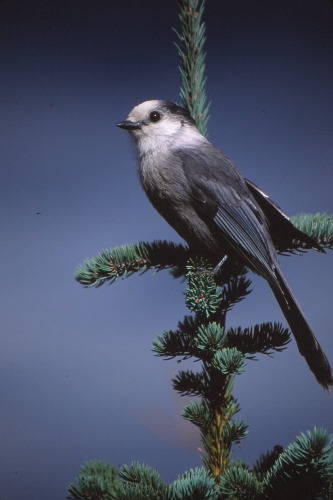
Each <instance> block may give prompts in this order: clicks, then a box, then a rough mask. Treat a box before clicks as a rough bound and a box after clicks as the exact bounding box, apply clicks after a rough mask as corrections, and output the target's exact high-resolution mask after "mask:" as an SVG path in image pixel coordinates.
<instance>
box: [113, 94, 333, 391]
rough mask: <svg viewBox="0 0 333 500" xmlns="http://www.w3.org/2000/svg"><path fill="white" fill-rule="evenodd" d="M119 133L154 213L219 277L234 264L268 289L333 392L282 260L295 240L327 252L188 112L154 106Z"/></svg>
mask: <svg viewBox="0 0 333 500" xmlns="http://www.w3.org/2000/svg"><path fill="white" fill-rule="evenodd" d="M117 126H118V127H120V128H122V129H124V130H126V131H128V132H129V134H130V136H131V138H132V139H133V141H134V144H135V147H136V152H137V160H138V171H139V178H140V181H141V184H142V187H143V189H144V191H145V193H146V195H147V197H148V199H149V200H150V202H151V203H152V205H153V206H154V208H155V209H156V210H157V211H158V212H159V214H160V215H161V216H162V217H163V218H164V219H165V220H166V221H167V222H168V223H169V224H170V226H171V227H173V228H174V229H175V230H176V232H177V233H178V234H179V235H180V236H181V237H182V238H183V239H184V240H185V241H186V242H187V244H188V246H189V248H190V250H191V251H192V252H193V253H198V254H200V255H202V256H206V257H207V258H209V259H210V261H211V262H212V263H213V265H214V266H215V269H218V268H219V267H221V266H223V263H224V262H225V261H226V260H229V259H231V262H232V261H236V262H238V263H241V264H242V265H244V266H246V267H247V268H249V269H250V270H252V271H253V272H255V273H257V274H258V275H260V276H261V277H262V278H264V279H265V280H266V281H267V283H268V285H269V286H270V288H271V290H272V292H273V294H274V296H275V298H276V300H277V302H278V304H279V306H280V308H281V310H282V312H283V314H284V316H285V318H286V320H287V322H288V324H289V327H290V329H291V331H292V333H293V335H294V337H295V340H296V343H297V346H298V349H299V352H300V354H301V355H302V356H304V358H305V360H306V362H307V364H308V366H309V368H310V370H311V371H312V372H313V374H314V375H315V377H316V379H317V381H318V382H319V383H320V384H321V385H322V386H323V387H324V388H325V389H326V390H328V389H329V387H330V386H332V385H333V373H332V368H331V366H330V363H329V361H328V359H327V357H326V355H325V353H324V351H323V350H322V348H321V346H320V344H319V342H318V340H317V338H316V336H315V334H314V333H313V331H312V329H311V327H310V325H309V324H308V322H307V320H306V319H305V317H304V314H303V312H302V310H301V308H300V306H299V305H298V303H297V301H296V298H295V297H294V295H293V293H292V291H291V290H290V287H289V285H288V283H287V281H286V279H285V278H284V276H283V274H282V271H281V269H280V265H279V262H278V252H277V251H278V249H279V246H280V247H283V246H285V247H286V245H287V244H288V243H291V242H292V241H293V240H296V241H297V242H298V243H299V244H300V245H303V246H305V247H308V248H315V249H316V250H319V251H322V249H321V247H320V246H319V245H318V244H317V243H316V242H315V241H314V240H313V239H312V238H311V237H309V236H307V235H305V234H304V233H303V232H301V231H299V230H298V229H296V228H295V227H294V226H293V225H292V223H291V222H290V221H289V219H288V217H287V216H286V215H285V214H284V213H283V211H282V210H281V209H280V207H279V206H278V205H276V204H275V203H274V202H273V201H272V200H271V199H270V198H269V197H268V196H267V195H266V194H265V193H264V192H263V191H262V190H261V189H260V188H258V186H256V184H254V183H253V182H251V181H249V180H248V179H245V178H244V177H243V176H242V175H241V174H240V172H239V171H238V169H237V168H236V166H235V165H234V164H233V162H232V161H231V160H230V159H229V158H228V157H227V156H226V155H225V154H224V153H223V152H221V151H220V150H219V149H218V148H216V147H215V146H214V145H213V144H212V143H211V142H209V140H208V139H207V138H206V137H205V136H203V135H202V134H201V133H200V131H199V130H198V128H197V126H196V123H195V120H194V119H193V118H192V116H191V115H190V113H189V112H188V110H187V109H185V108H183V107H181V106H179V105H177V104H175V103H172V102H169V101H164V100H149V101H145V102H142V103H140V104H138V105H137V106H135V107H134V108H133V109H132V111H131V112H130V113H129V115H128V117H127V119H126V120H124V121H121V122H120V123H118V124H117ZM287 246H288V245H287Z"/></svg>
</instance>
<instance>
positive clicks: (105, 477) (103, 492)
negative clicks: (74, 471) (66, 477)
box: [67, 460, 119, 500]
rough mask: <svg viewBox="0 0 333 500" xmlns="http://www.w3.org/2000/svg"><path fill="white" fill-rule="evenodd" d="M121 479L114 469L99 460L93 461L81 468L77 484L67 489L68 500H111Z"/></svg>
mask: <svg viewBox="0 0 333 500" xmlns="http://www.w3.org/2000/svg"><path fill="white" fill-rule="evenodd" d="M118 484H119V478H118V475H117V472H116V470H115V468H114V467H112V466H111V465H108V464H106V463H104V462H101V461H99V460H91V461H89V462H87V463H85V464H83V465H82V466H81V467H80V473H79V475H78V477H76V478H75V483H71V484H69V485H68V487H67V491H68V493H69V496H68V497H67V498H68V499H73V500H74V499H75V500H84V499H86V500H90V499H91V498H95V499H105V500H108V499H111V498H112V497H111V494H112V492H113V490H114V488H115V487H116V486H117V485H118Z"/></svg>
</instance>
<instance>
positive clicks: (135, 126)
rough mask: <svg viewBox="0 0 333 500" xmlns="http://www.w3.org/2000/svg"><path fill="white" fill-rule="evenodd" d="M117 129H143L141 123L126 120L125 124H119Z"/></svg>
mask: <svg viewBox="0 0 333 500" xmlns="http://www.w3.org/2000/svg"><path fill="white" fill-rule="evenodd" d="M117 127H120V128H123V129H125V130H137V129H138V128H140V127H141V123H140V122H131V121H130V120H125V121H124V122H120V123H117Z"/></svg>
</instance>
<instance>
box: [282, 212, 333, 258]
mask: <svg viewBox="0 0 333 500" xmlns="http://www.w3.org/2000/svg"><path fill="white" fill-rule="evenodd" d="M290 220H291V222H292V223H293V224H294V226H295V227H297V229H299V230H300V231H303V232H304V233H306V234H307V235H309V236H311V237H312V238H313V239H314V240H315V241H316V242H317V243H318V244H319V245H322V246H323V247H324V248H328V249H331V250H332V249H333V216H332V215H329V214H327V213H316V214H304V213H301V214H299V215H295V216H293V217H291V218H290Z"/></svg>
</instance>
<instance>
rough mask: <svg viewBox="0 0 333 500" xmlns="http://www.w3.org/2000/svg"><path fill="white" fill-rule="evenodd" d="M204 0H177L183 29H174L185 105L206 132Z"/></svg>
mask: <svg viewBox="0 0 333 500" xmlns="http://www.w3.org/2000/svg"><path fill="white" fill-rule="evenodd" d="M204 3H205V2H204V0H202V1H200V0H178V8H179V20H180V24H181V31H180V32H178V31H177V30H174V31H175V32H176V34H177V37H178V40H179V43H178V44H177V43H176V44H175V45H176V47H177V51H178V55H179V59H180V67H179V70H180V76H181V89H180V96H181V98H182V101H183V106H184V107H185V108H187V109H188V111H189V113H190V114H191V116H192V117H193V119H194V120H195V121H196V124H197V127H198V129H199V130H200V132H201V133H202V134H203V135H206V132H207V122H208V118H209V116H208V111H209V104H208V105H206V92H205V84H206V80H207V78H206V76H205V58H206V53H205V52H204V50H203V47H204V45H205V42H206V36H205V32H206V26H205V24H204V22H203V21H202V17H203V12H204Z"/></svg>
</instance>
